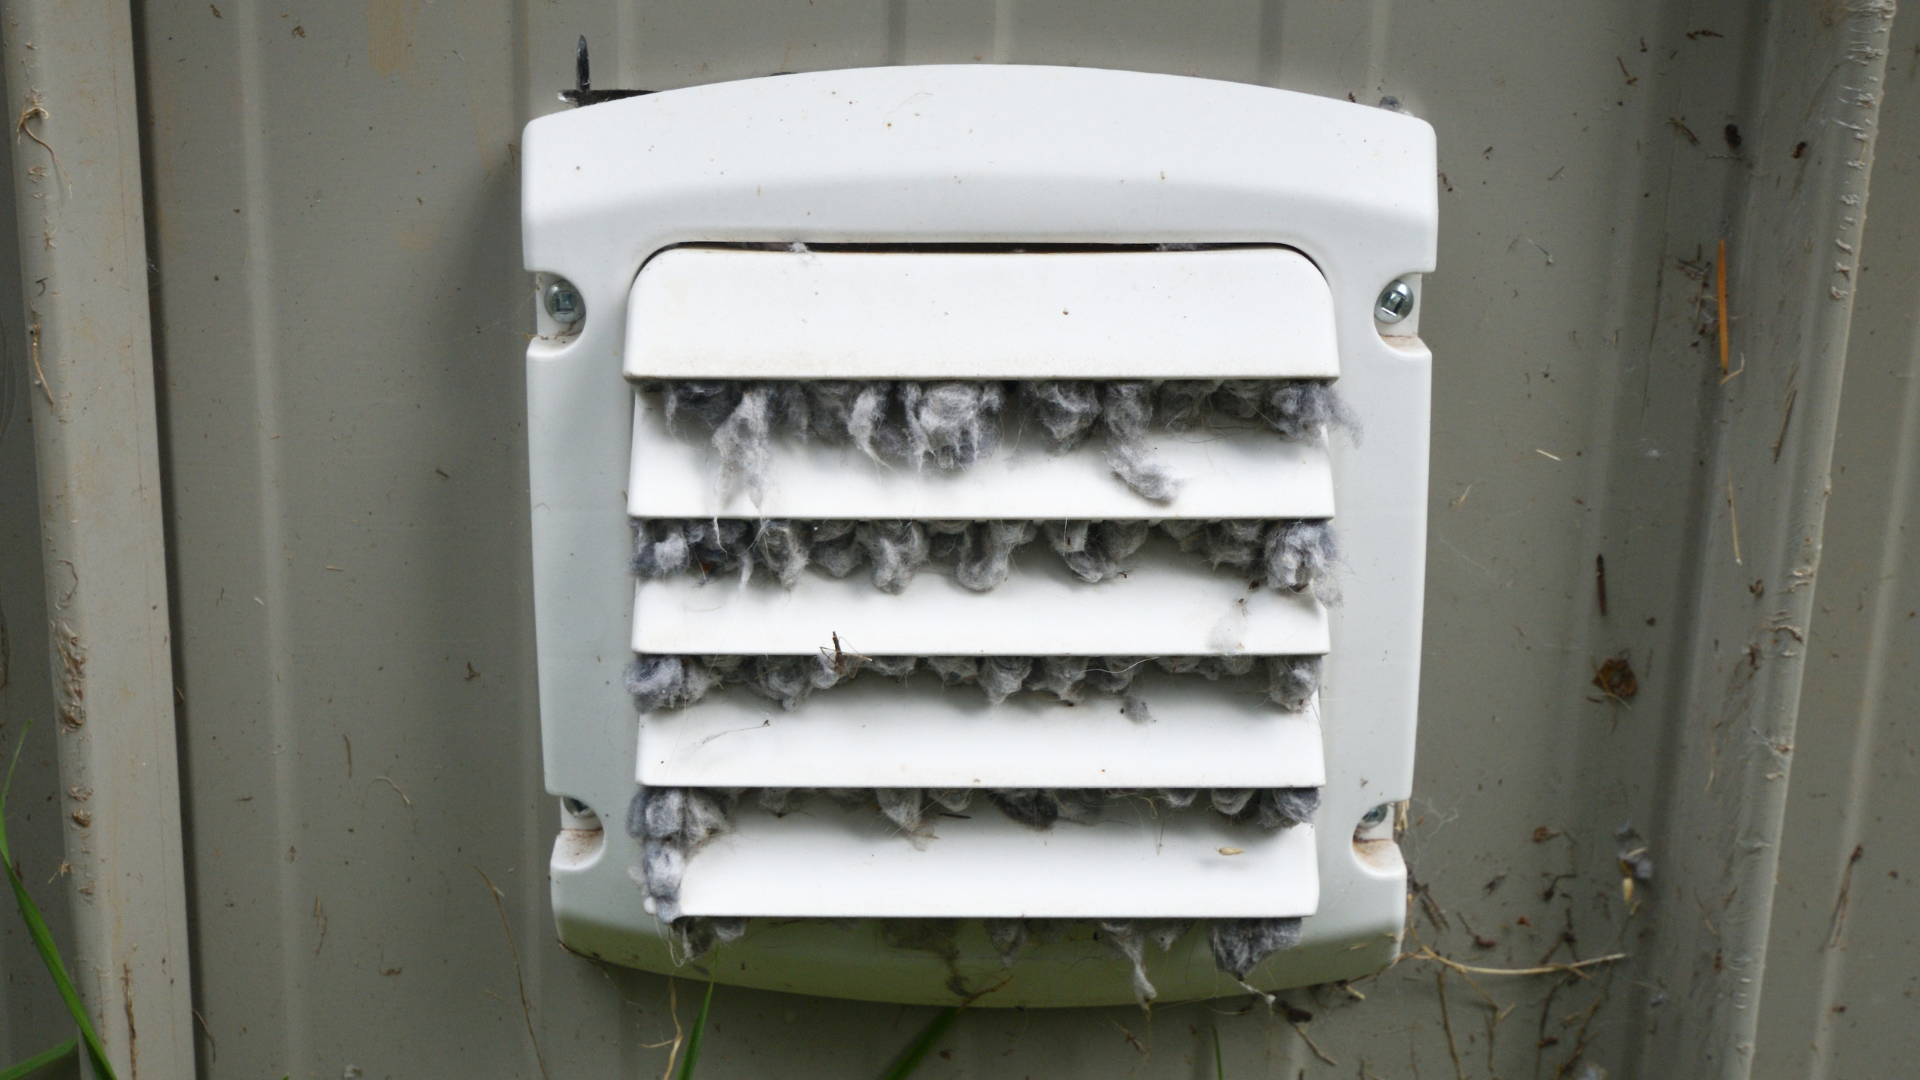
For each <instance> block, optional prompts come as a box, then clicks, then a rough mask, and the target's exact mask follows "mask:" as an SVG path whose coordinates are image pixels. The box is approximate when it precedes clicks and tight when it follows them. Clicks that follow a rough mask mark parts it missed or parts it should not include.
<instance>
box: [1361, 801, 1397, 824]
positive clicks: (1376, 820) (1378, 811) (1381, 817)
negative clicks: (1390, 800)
mask: <svg viewBox="0 0 1920 1080" xmlns="http://www.w3.org/2000/svg"><path fill="white" fill-rule="evenodd" d="M1390 809H1391V808H1390V807H1389V806H1387V804H1386V803H1381V804H1380V805H1379V806H1376V807H1374V808H1373V809H1371V810H1369V811H1367V813H1366V816H1365V817H1362V818H1361V819H1360V827H1361V828H1363V829H1371V828H1373V827H1374V826H1376V825H1378V824H1380V823H1381V822H1383V821H1385V820H1387V813H1388V811H1389V810H1390Z"/></svg>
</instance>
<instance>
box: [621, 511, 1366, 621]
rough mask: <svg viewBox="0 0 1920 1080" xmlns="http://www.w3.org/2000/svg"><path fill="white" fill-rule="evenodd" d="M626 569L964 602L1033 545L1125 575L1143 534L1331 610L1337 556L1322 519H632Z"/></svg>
mask: <svg viewBox="0 0 1920 1080" xmlns="http://www.w3.org/2000/svg"><path fill="white" fill-rule="evenodd" d="M629 524H630V525H631V526H632V528H633V558H632V561H631V564H630V569H631V570H632V571H633V573H634V575H635V576H637V577H639V578H640V579H641V580H643V581H656V580H660V579H662V578H669V577H675V576H677V575H680V574H691V575H694V576H696V577H699V578H701V579H702V580H707V581H711V580H716V579H719V578H723V577H724V578H736V577H738V578H746V577H751V576H752V575H753V574H754V572H755V571H756V570H765V571H766V572H768V573H769V574H770V575H771V576H772V577H774V578H775V579H776V580H778V581H779V582H780V583H781V584H782V585H785V586H787V587H789V588H791V587H792V586H793V585H795V584H796V583H798V582H799V580H800V577H801V575H802V574H803V573H804V572H805V571H806V568H807V566H809V565H815V566H818V567H819V568H820V569H821V570H823V571H825V572H826V573H828V574H830V575H832V576H834V577H836V578H844V577H847V576H849V575H851V574H852V573H853V572H854V571H855V570H857V569H859V568H860V567H861V566H870V567H871V568H872V579H873V584H874V586H875V587H877V588H879V589H882V590H885V591H887V592H891V593H898V592H900V591H901V590H903V589H905V588H906V587H907V585H908V584H909V583H911V582H912V581H913V577H914V575H915V574H916V573H918V572H919V571H921V570H923V569H926V568H928V567H933V568H935V569H938V570H940V571H942V572H943V573H947V574H950V575H951V576H952V577H953V578H954V580H956V581H958V582H959V583H960V584H961V585H963V586H965V587H967V588H969V589H972V590H974V591H975V592H986V591H987V590H990V589H992V588H994V587H995V586H997V585H999V584H1000V583H1001V582H1003V581H1005V580H1006V579H1007V574H1008V572H1009V569H1010V560H1011V559H1012V556H1013V554H1014V552H1016V551H1018V550H1019V549H1020V548H1022V547H1024V546H1026V545H1028V544H1032V543H1037V542H1039V541H1040V540H1042V539H1044V540H1045V541H1046V546H1047V548H1048V549H1049V550H1051V551H1052V552H1053V553H1054V554H1056V555H1058V556H1060V559H1061V561H1063V562H1064V563H1065V564H1066V566H1067V569H1068V570H1070V571H1072V572H1073V574H1074V576H1076V577H1078V578H1080V579H1081V580H1082V581H1086V582H1089V583H1097V582H1101V581H1106V580H1108V579H1110V578H1114V577H1118V576H1119V575H1121V574H1122V573H1125V572H1126V571H1127V570H1129V569H1131V568H1132V566H1133V562H1132V559H1133V557H1134V556H1135V555H1136V554H1137V553H1138V552H1139V551H1140V548H1141V547H1142V546H1143V545H1144V544H1145V543H1146V542H1147V538H1148V537H1149V535H1151V533H1152V531H1153V530H1155V529H1158V530H1159V531H1160V532H1162V533H1164V534H1166V535H1167V536H1169V537H1171V538H1172V539H1173V540H1174V541H1175V542H1176V543H1177V544H1178V545H1179V546H1180V549H1181V550H1182V551H1184V552H1187V553H1189V554H1192V555H1195V556H1197V557H1198V558H1200V559H1202V560H1204V561H1205V562H1206V563H1207V564H1208V565H1210V566H1212V567H1213V568H1214V569H1216V570H1222V569H1224V570H1227V571H1230V572H1232V573H1234V574H1238V575H1243V576H1245V577H1248V578H1252V579H1255V580H1258V581H1260V582H1261V583H1263V584H1265V585H1267V586H1268V587H1270V588H1273V589H1276V590H1279V591H1282V592H1291V593H1312V594H1313V595H1315V596H1316V597H1318V598H1320V599H1321V600H1322V601H1324V602H1327V603H1335V602H1337V601H1338V599H1339V589H1338V588H1337V587H1336V586H1335V584H1334V563H1335V562H1336V560H1337V558H1338V554H1339V552H1338V547H1337V545H1336V544H1335V541H1334V533H1333V526H1332V524H1331V523H1329V522H1327V521H1321V520H1307V521H1288V520H1280V521H1267V520H1259V519H1252V518H1228V519H1221V520H1215V521H1196V520H1184V519H1183V520H1167V521H1145V520H1120V521H1081V520H1061V521H1045V522H1035V521H951V520H935V521H834V520H826V521H808V520H797V519H787V518H768V519H759V520H749V519H744V518H715V519H705V520H699V519H696V520H679V519H667V518H659V519H635V520H633V521H631V522H630V523H629Z"/></svg>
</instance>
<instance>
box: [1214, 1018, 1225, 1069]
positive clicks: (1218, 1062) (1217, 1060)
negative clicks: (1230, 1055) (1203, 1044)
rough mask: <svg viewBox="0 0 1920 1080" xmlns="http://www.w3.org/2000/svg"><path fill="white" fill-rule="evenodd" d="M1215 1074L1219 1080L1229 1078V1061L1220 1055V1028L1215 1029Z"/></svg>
mask: <svg viewBox="0 0 1920 1080" xmlns="http://www.w3.org/2000/svg"><path fill="white" fill-rule="evenodd" d="M1213 1075H1214V1076H1215V1077H1216V1078H1217V1080H1227V1063H1226V1061H1225V1060H1223V1059H1222V1058H1221V1057H1220V1029H1219V1028H1218V1027H1215V1028H1214V1029H1213Z"/></svg>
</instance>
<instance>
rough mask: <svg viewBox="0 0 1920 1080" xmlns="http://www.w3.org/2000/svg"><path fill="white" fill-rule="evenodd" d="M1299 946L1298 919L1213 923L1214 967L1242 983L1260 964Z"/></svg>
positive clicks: (1219, 921) (1221, 921)
mask: <svg viewBox="0 0 1920 1080" xmlns="http://www.w3.org/2000/svg"><path fill="white" fill-rule="evenodd" d="M1299 943H1300V920H1299V919H1215V920H1214V921H1213V963H1214V966H1215V967H1218V968H1219V969H1220V970H1221V971H1224V972H1226V973H1227V974H1229V975H1231V976H1233V977H1234V978H1235V979H1238V980H1240V981H1241V982H1243V983H1244V982H1246V981H1247V976H1248V975H1251V974H1253V969H1254V968H1256V967H1258V966H1260V961H1262V960H1265V959H1266V958H1267V957H1269V956H1272V955H1273V954H1274V953H1277V952H1279V951H1281V950H1283V949H1291V948H1293V947H1294V946H1295V945H1297V944H1299Z"/></svg>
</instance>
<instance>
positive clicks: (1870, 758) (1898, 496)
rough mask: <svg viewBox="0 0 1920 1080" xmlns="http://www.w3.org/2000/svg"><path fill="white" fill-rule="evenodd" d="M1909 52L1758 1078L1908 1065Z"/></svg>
mask: <svg viewBox="0 0 1920 1080" xmlns="http://www.w3.org/2000/svg"><path fill="white" fill-rule="evenodd" d="M1916 43H1920V24H1915V23H1906V22H1903V23H1900V24H1898V25H1897V26H1896V33H1895V36H1894V40H1893V42H1892V44H1891V46H1890V50H1889V51H1890V52H1891V54H1892V55H1891V58H1890V61H1889V65H1888V68H1889V70H1888V79H1887V88H1888V93H1887V102H1886V105H1885V107H1884V109H1883V110H1882V112H1881V118H1882V119H1881V122H1882V127H1883V130H1884V135H1883V139H1884V141H1883V142H1882V144H1881V147H1880V160H1879V163H1878V165H1877V167H1876V168H1875V172H1874V198H1873V212H1872V214H1871V215H1870V216H1869V218H1868V235H1867V238H1866V245H1865V247H1864V248H1863V249H1862V251H1861V260H1862V274H1861V284H1860V305H1859V307H1858V308H1857V309H1856V311H1855V315H1854V332H1853V340H1852V344H1851V347H1850V350H1849V356H1848V358H1847V385H1846V393H1845V397H1844V399H1843V402H1842V407H1841V409H1842V411H1841V416H1840V421H1841V427H1840V437H1839V440H1838V442H1837V443H1836V445H1835V447H1834V478H1833V509H1832V511H1831V515H1830V517H1829V518H1828V527H1827V554H1826V558H1825V560H1824V570H1823V577H1824V579H1825V580H1823V581H1822V582H1821V586H1820V603H1819V611H1818V614H1817V615H1816V616H1815V618H1814V621H1813V626H1812V641H1811V643H1810V645H1809V659H1808V662H1807V682H1806V687H1805V689H1804V691H1803V696H1802V699H1801V706H1800V708H1801V712H1800V735H1799V739H1798V742H1797V745H1796V747H1795V760H1794V766H1793V778H1792V783H1793V786H1792V789H1791V794H1790V799H1789V804H1788V805H1789V817H1788V827H1787V830H1786V833H1785V835H1784V836H1783V838H1782V842H1783V849H1782V852H1781V862H1780V882H1779V892H1778V894H1777V899H1776V903H1775V907H1774V918H1773V938H1772V945H1771V947H1770V949H1769V955H1768V970H1767V982H1766V990H1765V993H1764V994H1763V995H1762V997H1761V1008H1762V1023H1761V1030H1762V1032H1763V1033H1764V1036H1765V1037H1763V1039H1762V1041H1761V1043H1760V1045H1759V1048H1758V1053H1757V1055H1756V1061H1757V1063H1758V1064H1757V1067H1756V1068H1755V1070H1754V1072H1755V1075H1756V1076H1763V1077H1768V1078H1774V1077H1779V1078H1786V1077H1804V1078H1808V1080H1813V1078H1821V1080H1825V1078H1829V1077H1831V1078H1841V1077H1855V1076H1859V1077H1866V1076H1896V1075H1901V1074H1903V1073H1905V1072H1906V1070H1908V1069H1910V1068H1912V1067H1913V1065H1912V1063H1913V1061H1914V1060H1915V1058H1916V1056H1920V1028H1916V1027H1915V1025H1914V1022H1913V1021H1914V1019H1915V1017H1916V1016H1920V973H1916V970H1915V966H1914V962H1913V961H1914V957H1915V956H1916V955H1917V954H1920V953H1917V950H1920V937H1917V936H1916V932H1915V928H1914V920H1913V912H1914V911H1915V910H1916V905H1920V894H1916V892H1915V889H1916V888H1917V887H1920V836H1917V835H1916V833H1915V831H1914V826H1913V822H1914V820H1915V817H1916V814H1917V813H1920V783H1916V781H1917V780H1920V725H1917V724H1916V716H1917V715H1920V664H1916V661H1920V617H1916V616H1915V615H1914V612H1915V610H1916V609H1920V573H1916V569H1920V552H1916V549H1915V547H1914V536H1915V529H1916V526H1920V518H1916V515H1917V514H1920V229H1917V228H1916V222H1915V220H1914V217H1913V215H1912V213H1911V208H1912V207H1913V206H1914V205H1915V202H1916V200H1920V168H1916V164H1915V152H1916V150H1920V138H1916V135H1920V129H1916V127H1915V122H1916V119H1920V80H1917V79H1916V76H1917V75H1920V49H1917V48H1916ZM1856 851H1858V852H1859V856H1858V858H1857V860H1856V858H1855V855H1854V853H1855V852H1856Z"/></svg>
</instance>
